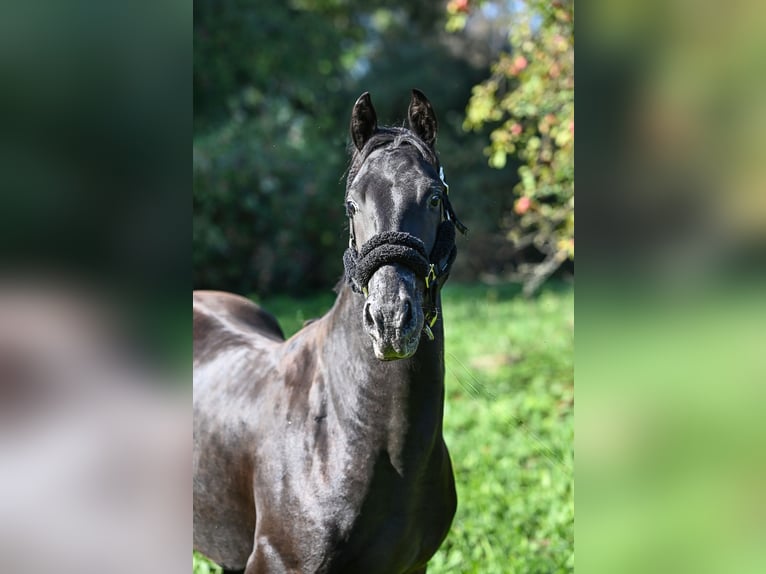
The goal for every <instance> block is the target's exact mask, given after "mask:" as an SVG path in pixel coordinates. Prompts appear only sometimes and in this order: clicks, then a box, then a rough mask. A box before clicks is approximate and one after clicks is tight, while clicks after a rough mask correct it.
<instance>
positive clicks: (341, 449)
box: [256, 420, 455, 574]
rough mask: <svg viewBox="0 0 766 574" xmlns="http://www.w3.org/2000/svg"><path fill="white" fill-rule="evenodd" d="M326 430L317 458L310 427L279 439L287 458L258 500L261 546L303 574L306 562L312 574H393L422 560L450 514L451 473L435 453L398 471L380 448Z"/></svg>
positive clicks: (443, 530)
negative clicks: (290, 557) (286, 557)
mask: <svg viewBox="0 0 766 574" xmlns="http://www.w3.org/2000/svg"><path fill="white" fill-rule="evenodd" d="M312 422H314V423H317V422H319V421H313V420H312ZM322 424H324V423H322ZM294 426H298V428H293V427H294ZM327 426H328V428H325V429H324V430H325V432H326V433H327V434H328V436H327V439H328V440H327V449H326V451H325V452H324V453H323V457H322V458H321V459H318V458H317V457H315V456H312V453H313V452H314V450H315V449H314V446H315V445H313V443H312V441H311V440H306V437H307V436H311V437H315V436H318V434H317V433H316V432H315V429H314V428H313V425H309V426H308V427H307V428H303V429H301V428H300V426H299V425H297V422H295V421H293V422H292V424H290V425H289V428H290V430H289V431H287V432H286V433H285V434H284V435H283V436H282V438H283V441H282V444H283V446H284V445H288V447H287V448H288V449H289V451H290V454H289V455H288V456H283V457H282V458H281V460H282V463H280V464H279V465H278V466H274V465H273V464H272V465H271V468H272V470H273V471H275V472H274V473H273V474H272V476H271V477H270V480H269V481H268V483H266V481H265V480H264V481H263V483H261V485H260V486H261V487H262V488H261V490H260V494H259V495H258V498H259V507H260V509H262V510H263V512H262V514H261V515H260V516H259V522H260V523H261V524H260V525H259V530H260V532H261V533H262V534H265V535H266V538H264V539H263V541H264V543H267V544H273V545H275V546H278V547H279V552H280V553H281V554H283V555H285V554H292V555H293V556H294V557H295V560H296V563H300V564H303V565H304V568H305V567H306V566H305V565H308V564H311V567H310V568H309V569H308V570H306V571H311V572H365V573H369V574H375V573H376V572H380V573H381V574H392V573H397V572H406V571H408V569H409V568H410V567H411V566H413V565H416V564H419V563H420V562H423V561H425V560H427V559H428V558H429V557H430V556H431V555H432V554H433V552H435V550H436V549H437V548H438V545H439V543H440V542H441V540H442V539H443V537H444V534H445V533H446V531H447V529H448V528H449V524H450V522H451V519H452V515H453V513H454V504H455V502H454V486H453V483H452V474H451V472H448V471H449V465H448V464H447V465H445V464H444V461H443V460H442V458H441V457H442V452H441V450H437V452H435V453H434V454H433V455H432V456H431V459H424V460H423V461H422V462H423V463H424V465H423V466H421V467H419V468H418V469H414V468H411V469H406V470H405V471H404V472H402V469H401V468H397V467H396V466H395V465H394V464H393V463H392V460H391V458H392V457H391V456H390V455H389V453H388V452H387V451H386V450H379V449H374V448H371V447H370V446H364V444H365V443H364V441H363V440H361V439H360V437H350V436H348V435H346V436H339V435H340V433H341V431H340V430H339V429H338V428H336V427H334V426H333V425H331V424H330V425H327ZM306 431H310V432H306ZM289 445H292V448H290V446H289ZM281 452H282V453H283V454H284V453H285V452H286V451H285V450H282V451H281ZM444 454H446V451H444ZM258 489H259V485H256V491H258Z"/></svg>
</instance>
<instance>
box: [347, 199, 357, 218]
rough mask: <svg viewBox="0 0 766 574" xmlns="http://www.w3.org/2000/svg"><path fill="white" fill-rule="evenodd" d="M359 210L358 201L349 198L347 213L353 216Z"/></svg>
mask: <svg viewBox="0 0 766 574" xmlns="http://www.w3.org/2000/svg"><path fill="white" fill-rule="evenodd" d="M356 211H357V207H356V203H354V202H353V201H351V200H349V201H347V202H346V215H348V216H349V217H352V216H353V215H354V214H355V213H356Z"/></svg>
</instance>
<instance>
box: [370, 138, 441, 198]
mask: <svg viewBox="0 0 766 574" xmlns="http://www.w3.org/2000/svg"><path fill="white" fill-rule="evenodd" d="M431 172H433V173H431ZM435 173H436V172H435V170H434V169H433V168H432V167H431V166H430V165H429V164H428V162H427V161H426V160H425V159H424V158H423V157H422V156H421V155H420V154H419V153H418V152H417V150H415V149H414V148H412V147H410V146H402V147H398V148H394V149H382V150H378V151H376V152H373V154H372V155H371V156H370V158H369V160H368V162H367V165H366V166H365V169H364V170H363V172H362V173H360V175H361V176H362V177H361V179H363V180H364V181H365V182H366V183H367V185H368V187H369V188H370V189H369V191H371V192H372V193H376V192H377V193H381V192H387V193H393V195H395V196H397V197H395V199H399V200H407V199H412V198H414V197H415V195H416V194H413V193H407V192H417V191H418V190H419V189H422V188H424V187H427V186H429V185H430V182H431V180H432V179H433V177H434V174H435Z"/></svg>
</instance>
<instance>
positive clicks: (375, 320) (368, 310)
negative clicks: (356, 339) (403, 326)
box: [364, 301, 383, 334]
mask: <svg viewBox="0 0 766 574" xmlns="http://www.w3.org/2000/svg"><path fill="white" fill-rule="evenodd" d="M364 324H365V326H366V327H367V328H368V329H375V330H376V331H377V332H378V334H380V333H382V332H383V315H382V313H381V311H380V309H377V308H376V309H373V308H372V303H371V302H370V301H368V302H367V303H365V305H364Z"/></svg>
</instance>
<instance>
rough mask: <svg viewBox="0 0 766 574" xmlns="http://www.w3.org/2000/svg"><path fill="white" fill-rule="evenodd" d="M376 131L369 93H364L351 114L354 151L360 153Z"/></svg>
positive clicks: (376, 118) (375, 118)
mask: <svg viewBox="0 0 766 574" xmlns="http://www.w3.org/2000/svg"><path fill="white" fill-rule="evenodd" d="M377 129H378V116H377V115H376V114H375V108H373V107H372V99H371V98H370V93H369V92H365V93H363V94H362V95H361V96H359V99H358V100H357V101H356V103H355V104H354V110H353V111H352V112H351V141H353V142H354V145H355V146H356V149H358V150H360V151H361V149H362V148H363V147H364V144H366V143H367V140H369V139H370V138H371V137H372V134H374V133H375V131H376V130H377Z"/></svg>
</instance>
